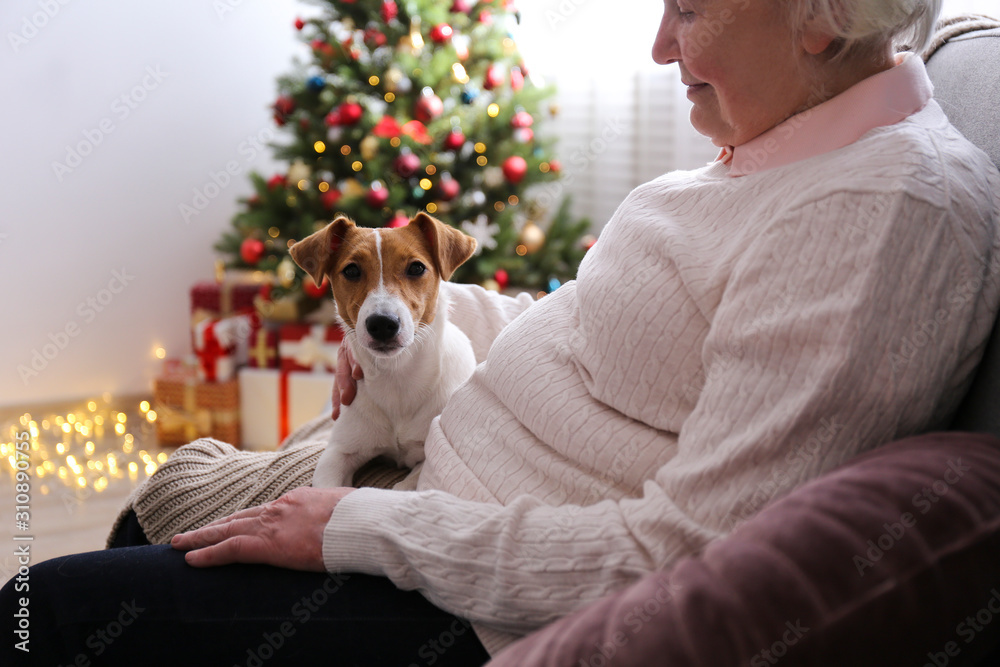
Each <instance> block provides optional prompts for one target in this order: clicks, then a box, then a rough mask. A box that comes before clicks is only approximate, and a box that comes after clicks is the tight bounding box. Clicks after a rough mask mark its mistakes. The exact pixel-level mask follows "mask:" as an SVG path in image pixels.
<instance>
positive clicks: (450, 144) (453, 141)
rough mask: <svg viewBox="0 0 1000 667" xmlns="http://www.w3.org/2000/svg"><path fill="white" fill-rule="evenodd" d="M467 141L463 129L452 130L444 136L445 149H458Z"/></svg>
mask: <svg viewBox="0 0 1000 667" xmlns="http://www.w3.org/2000/svg"><path fill="white" fill-rule="evenodd" d="M464 143H465V135H464V134H462V131H461V130H452V131H451V132H449V133H448V136H446V137H445V138H444V149H445V150H446V151H457V150H458V149H459V148H461V147H462V145H463V144H464Z"/></svg>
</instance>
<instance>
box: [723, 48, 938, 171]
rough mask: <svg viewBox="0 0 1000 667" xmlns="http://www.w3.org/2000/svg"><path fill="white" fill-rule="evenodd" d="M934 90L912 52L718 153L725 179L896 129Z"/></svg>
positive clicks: (821, 152)
mask: <svg viewBox="0 0 1000 667" xmlns="http://www.w3.org/2000/svg"><path fill="white" fill-rule="evenodd" d="M933 92H934V87H933V85H932V84H931V81H930V79H929V78H927V70H926V69H925V68H924V63H923V61H922V60H921V59H920V58H919V57H917V56H916V55H914V54H912V53H901V54H899V55H897V56H896V66H895V67H893V68H891V69H888V70H886V71H884V72H880V73H878V74H876V75H874V76H870V77H868V78H867V79H865V80H864V81H861V82H859V83H857V84H855V85H854V86H852V87H851V88H849V89H847V90H845V91H844V92H843V93H841V94H839V95H837V96H836V97H833V98H831V99H829V100H827V101H826V102H823V103H822V104H818V105H816V106H814V107H812V108H810V109H807V110H805V111H803V112H802V113H800V114H796V115H794V116H792V117H791V118H789V119H788V120H786V121H784V122H783V123H780V124H778V125H776V126H774V127H772V128H771V129H770V130H768V131H767V132H764V133H763V134H761V135H759V136H757V137H754V138H753V139H751V140H750V141H748V142H746V143H745V144H742V145H740V146H736V147H735V148H733V147H731V146H727V147H726V148H723V149H722V153H721V154H720V155H719V157H718V161H721V162H723V163H725V164H728V165H729V166H730V169H729V175H730V176H747V175H749V174H755V173H757V172H760V171H766V170H768V169H775V168H777V167H783V166H785V165H788V164H792V163H794V162H798V161H800V160H805V159H807V158H811V157H815V156H817V155H822V154H824V153H828V152H830V151H834V150H837V149H838V148H843V147H844V146H847V145H848V144H852V143H854V142H855V141H857V140H858V139H860V138H861V137H862V135H864V134H866V133H867V132H869V131H870V130H873V129H875V128H876V127H884V126H886V125H895V124H896V123H898V122H900V121H901V120H903V119H905V118H906V117H907V116H910V115H912V114H914V113H916V112H917V111H920V110H921V109H923V108H924V106H926V105H927V102H928V101H929V100H930V99H931V95H932V94H933Z"/></svg>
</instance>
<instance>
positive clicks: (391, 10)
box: [380, 0, 399, 23]
mask: <svg viewBox="0 0 1000 667" xmlns="http://www.w3.org/2000/svg"><path fill="white" fill-rule="evenodd" d="M380 11H381V13H382V20H383V21H385V22H386V23H388V22H389V21H391V20H392V19H394V18H396V15H397V14H399V7H397V6H396V3H395V2H393V0H385V2H383V3H382V9H381V10H380Z"/></svg>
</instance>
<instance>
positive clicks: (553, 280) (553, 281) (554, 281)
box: [549, 278, 562, 294]
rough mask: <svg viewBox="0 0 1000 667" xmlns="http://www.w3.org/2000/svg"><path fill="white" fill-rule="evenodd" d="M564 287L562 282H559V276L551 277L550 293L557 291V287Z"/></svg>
mask: <svg viewBox="0 0 1000 667" xmlns="http://www.w3.org/2000/svg"><path fill="white" fill-rule="evenodd" d="M560 287H562V283H560V282H559V279H558V278H549V293H550V294H551V293H552V292H555V291H556V290H557V289H559V288H560Z"/></svg>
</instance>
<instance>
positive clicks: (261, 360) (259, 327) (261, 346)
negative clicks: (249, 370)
mask: <svg viewBox="0 0 1000 667" xmlns="http://www.w3.org/2000/svg"><path fill="white" fill-rule="evenodd" d="M247 355H248V357H249V359H248V361H249V364H250V366H251V367H253V368H277V367H278V331H277V329H275V328H274V327H272V326H270V325H268V324H267V323H265V322H263V321H261V319H260V318H259V317H258V318H256V324H255V325H254V328H253V331H251V332H250V340H249V346H248V349H247Z"/></svg>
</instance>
